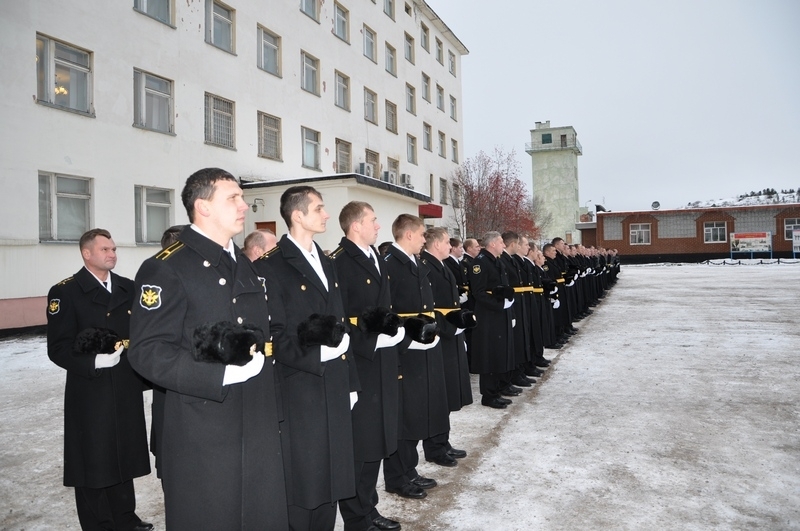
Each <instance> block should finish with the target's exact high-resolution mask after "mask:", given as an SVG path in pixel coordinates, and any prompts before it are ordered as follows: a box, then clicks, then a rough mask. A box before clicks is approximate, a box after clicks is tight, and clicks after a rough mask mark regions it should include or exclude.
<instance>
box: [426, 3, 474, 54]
mask: <svg viewBox="0 0 800 531" xmlns="http://www.w3.org/2000/svg"><path fill="white" fill-rule="evenodd" d="M414 5H415V6H417V9H419V10H420V11H422V12H423V13H424V14H425V16H426V17H428V18H429V19H431V23H433V25H434V26H436V28H437V29H438V30H439V31H441V32H442V34H443V35H444V36H445V37H446V38H447V39H448V40H449V41H450V42H451V43H453V45H455V47H456V49H457V50H458V53H460V54H461V55H469V50H467V47H466V46H464V43H463V42H461V40H459V38H458V37H456V34H455V33H453V30H451V29H450V28H449V27H448V26H447V24H445V23H444V21H443V20H442V19H441V18H439V15H437V14H436V12H435V11H434V10H433V8H431V6H429V5H428V3H427V2H425V0H414Z"/></svg>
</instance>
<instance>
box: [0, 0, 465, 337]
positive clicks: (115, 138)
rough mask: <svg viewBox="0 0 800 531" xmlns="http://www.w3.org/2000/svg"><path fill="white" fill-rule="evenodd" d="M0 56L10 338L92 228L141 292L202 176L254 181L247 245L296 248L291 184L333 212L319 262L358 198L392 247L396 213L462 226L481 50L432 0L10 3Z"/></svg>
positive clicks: (0, 246) (3, 303)
mask: <svg viewBox="0 0 800 531" xmlns="http://www.w3.org/2000/svg"><path fill="white" fill-rule="evenodd" d="M0 43H1V44H2V48H3V50H4V60H3V64H4V69H3V70H4V72H3V77H2V81H0V86H2V89H3V98H2V102H0V116H1V117H2V124H3V127H2V132H0V135H2V142H0V150H2V151H1V153H2V155H1V156H0V160H2V170H3V171H2V175H1V176H0V179H1V181H0V182H2V189H4V190H6V193H5V194H3V196H2V198H0V202H1V203H0V220H2V222H1V223H0V262H1V263H2V270H3V277H2V286H0V329H8V328H20V327H27V326H33V325H39V324H43V323H44V322H45V297H46V294H47V290H48V288H49V287H50V286H51V285H53V284H54V283H56V282H58V281H59V280H61V279H62V278H65V277H67V276H70V275H72V274H73V273H74V272H75V271H77V270H78V269H79V268H80V266H81V265H82V262H81V259H80V254H79V252H78V248H77V239H78V237H79V236H80V234H81V233H83V232H84V231H85V230H87V229H89V228H92V227H102V228H106V229H108V230H109V231H111V234H112V235H113V237H114V240H115V242H116V244H117V246H118V255H119V262H118V266H117V272H118V273H120V274H122V275H124V276H128V277H131V278H132V277H133V276H134V275H135V273H136V270H137V269H138V267H139V264H140V263H141V262H142V261H143V260H144V259H145V258H147V257H148V256H150V255H152V254H153V253H154V252H156V251H157V250H158V241H159V240H160V237H161V233H162V232H163V230H164V229H165V228H166V227H168V226H170V225H173V224H179V223H186V222H188V220H187V218H186V214H185V210H184V208H183V206H182V204H181V201H180V190H181V188H182V187H183V183H184V181H185V180H186V177H188V176H189V175H190V174H191V173H192V172H194V171H195V170H197V169H200V168H203V167H208V166H217V167H221V168H224V169H226V170H228V171H230V172H231V173H233V174H234V175H235V176H237V177H238V178H240V179H241V180H242V181H243V182H254V183H256V184H252V185H245V197H246V199H247V200H248V202H249V203H252V204H253V205H254V208H253V210H251V211H250V212H249V213H248V219H247V225H246V227H245V232H249V231H250V230H253V229H254V228H255V227H256V226H257V224H258V226H271V225H272V223H275V227H276V229H277V231H278V233H279V234H280V233H281V232H284V231H285V227H284V226H283V223H282V222H281V221H280V218H279V215H278V208H277V197H279V195H280V192H282V191H283V190H284V189H285V188H286V187H287V186H289V184H287V183H291V182H292V181H294V180H301V181H303V182H310V183H311V184H312V185H315V186H316V185H318V186H319V188H320V190H321V191H322V192H323V195H324V196H325V200H326V204H327V206H328V210H329V212H330V213H331V215H332V219H331V221H330V222H329V225H328V232H327V233H326V234H324V235H322V236H321V237H320V238H319V239H318V241H319V242H320V243H321V245H322V246H323V247H324V248H333V247H335V245H336V243H337V242H338V240H339V239H340V237H341V235H342V234H341V231H340V229H339V228H338V223H336V217H337V215H338V212H339V210H340V209H341V207H342V206H343V205H344V203H345V202H346V201H349V200H351V199H360V200H366V201H370V202H373V203H374V204H375V206H376V211H377V212H378V215H379V219H380V222H381V223H382V225H383V228H382V231H381V239H382V240H389V239H391V231H390V225H391V221H392V220H393V219H394V217H395V216H396V215H397V214H399V213H401V212H410V213H414V214H418V213H423V214H425V215H427V216H431V217H435V216H440V217H439V219H436V220H432V221H431V222H432V223H433V224H437V225H445V226H446V225H448V224H452V222H450V221H449V220H450V219H451V212H449V208H448V207H447V206H446V204H445V203H446V202H447V201H446V197H441V192H443V191H446V189H447V187H446V186H443V184H444V182H442V179H448V178H449V177H450V175H451V172H452V171H453V169H455V167H456V166H457V165H458V162H459V157H460V153H461V152H462V151H463V143H462V138H463V133H462V116H461V115H462V104H463V102H462V99H461V57H462V56H463V55H465V54H467V53H468V51H467V49H466V48H465V46H464V45H463V44H462V43H461V42H460V41H459V40H458V38H457V37H456V36H455V35H454V34H453V33H452V32H451V31H450V29H449V28H448V27H447V26H446V25H445V24H444V22H443V21H442V20H440V19H439V18H438V16H437V15H436V14H435V13H434V11H433V10H432V9H431V7H430V6H429V5H428V4H427V3H426V2H424V1H423V0H407V1H402V0H377V1H376V0H341V1H322V0H281V1H277V0H275V1H271V2H265V1H257V0H226V2H225V3H223V2H220V1H216V0H188V1H184V0H127V1H125V0H114V1H109V0H80V1H78V0H64V1H60V2H56V1H53V0H37V1H35V2H7V3H5V5H4V6H3V16H2V19H0ZM355 173H360V174H366V175H368V176H369V177H372V178H371V179H370V178H366V177H363V176H357V175H354V174H355ZM442 204H445V206H444V212H443V213H441V214H439V213H438V211H439V210H440V208H439V205H442ZM420 208H421V209H422V210H419V209H420Z"/></svg>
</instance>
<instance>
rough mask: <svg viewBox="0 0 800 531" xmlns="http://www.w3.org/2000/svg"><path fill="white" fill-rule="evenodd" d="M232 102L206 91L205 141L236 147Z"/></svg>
mask: <svg viewBox="0 0 800 531" xmlns="http://www.w3.org/2000/svg"><path fill="white" fill-rule="evenodd" d="M233 112H234V103H233V102H232V101H230V100H226V99H223V98H220V97H219V96H214V95H213V94H208V93H206V143H207V144H213V145H216V146H222V147H226V148H231V149H233V148H235V147H236V136H235V130H234V114H233Z"/></svg>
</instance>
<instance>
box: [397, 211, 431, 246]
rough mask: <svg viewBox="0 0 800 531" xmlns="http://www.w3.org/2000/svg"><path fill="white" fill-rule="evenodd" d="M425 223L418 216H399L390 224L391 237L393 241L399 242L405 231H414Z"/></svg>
mask: <svg viewBox="0 0 800 531" xmlns="http://www.w3.org/2000/svg"><path fill="white" fill-rule="evenodd" d="M424 226H425V222H424V221H422V218H421V217H419V216H414V215H412V214H400V215H399V216H397V219H395V220H394V222H392V236H393V237H394V241H399V240H400V238H402V237H403V234H405V232H406V231H407V230H415V229H417V228H419V227H424Z"/></svg>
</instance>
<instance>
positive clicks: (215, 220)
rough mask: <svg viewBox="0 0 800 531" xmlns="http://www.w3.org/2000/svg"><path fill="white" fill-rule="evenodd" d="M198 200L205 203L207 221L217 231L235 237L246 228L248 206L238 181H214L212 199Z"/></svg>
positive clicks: (225, 235) (226, 236)
mask: <svg viewBox="0 0 800 531" xmlns="http://www.w3.org/2000/svg"><path fill="white" fill-rule="evenodd" d="M198 201H201V202H202V203H203V210H204V211H205V212H207V216H205V217H206V219H207V223H209V224H210V225H211V227H213V229H214V231H215V232H218V233H219V234H220V235H222V236H224V237H225V238H233V237H234V236H235V235H237V234H239V233H240V232H242V230H244V213H245V212H246V211H247V209H248V206H247V203H245V202H244V197H243V196H242V189H241V188H240V187H239V183H237V182H236V181H230V180H227V179H221V180H219V181H217V182H216V183H214V193H212V194H211V199H198ZM203 225H205V223H203ZM201 228H203V227H201Z"/></svg>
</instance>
